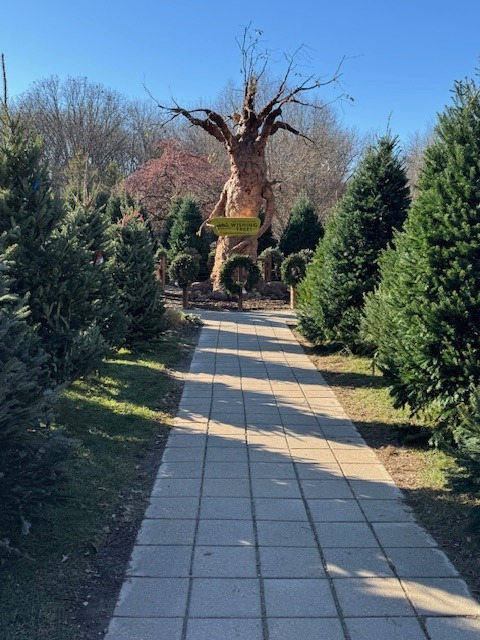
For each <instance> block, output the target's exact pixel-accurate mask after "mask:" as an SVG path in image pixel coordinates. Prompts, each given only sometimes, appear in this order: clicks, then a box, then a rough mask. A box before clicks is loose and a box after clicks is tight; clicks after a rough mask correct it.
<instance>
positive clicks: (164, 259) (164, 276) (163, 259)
mask: <svg viewBox="0 0 480 640" xmlns="http://www.w3.org/2000/svg"><path fill="white" fill-rule="evenodd" d="M160 273H161V276H162V287H163V288H164V289H165V284H166V281H167V256H162V257H161V259H160Z"/></svg>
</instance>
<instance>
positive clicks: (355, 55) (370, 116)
mask: <svg viewBox="0 0 480 640" xmlns="http://www.w3.org/2000/svg"><path fill="white" fill-rule="evenodd" d="M249 22H252V24H253V26H255V27H257V28H259V29H261V30H263V32H264V35H263V40H264V43H265V46H267V47H268V49H269V50H271V51H272V52H273V57H278V58H281V54H282V52H287V53H288V52H293V51H294V50H295V49H296V48H297V47H298V46H299V45H301V44H305V45H307V46H308V47H310V61H309V63H308V66H307V67H305V69H304V71H305V72H306V73H308V72H310V71H311V72H312V73H316V74H319V75H322V76H328V74H329V73H332V72H333V71H334V69H335V67H336V65H337V63H338V62H339V60H340V59H341V58H342V57H343V56H345V57H346V60H345V63H344V65H343V84H344V88H345V89H346V90H347V91H348V92H349V93H350V94H351V95H352V96H353V97H354V98H355V103H354V104H353V105H352V106H349V105H345V107H344V109H343V119H344V122H345V123H346V124H347V125H351V126H355V127H357V128H358V129H359V130H360V131H361V132H367V131H371V130H374V131H384V130H385V127H386V125H387V120H388V117H389V115H390V114H391V129H392V131H393V132H394V133H397V134H399V135H400V136H401V137H402V138H403V139H405V138H407V137H408V135H409V134H411V133H413V132H414V131H416V130H420V131H422V130H424V129H425V127H426V126H427V124H428V123H429V122H433V121H434V120H435V114H436V112H438V111H440V110H442V109H443V107H444V105H445V104H447V103H448V102H449V101H450V90H451V88H452V86H453V82H454V80H455V79H461V78H463V77H465V76H472V75H474V73H475V69H476V68H477V67H479V66H480V64H479V56H480V38H479V30H480V0H455V1H453V0H449V1H447V0H400V1H394V2H391V1H389V0H343V1H340V2H339V1H338V0H337V1H335V0H328V1H325V0H316V1H315V0H310V1H307V0H295V1H293V2H284V1H283V0H281V1H279V2H274V1H273V0H263V1H262V0H258V2H253V0H240V1H238V2H227V1H225V0H222V1H220V0H209V1H208V2H202V3H199V2H193V1H190V0H177V1H176V2H175V1H171V0H169V1H165V0H156V1H148V2H147V1H144V0H137V1H136V2H133V1H131V0H116V1H115V2H113V1H112V0H96V1H95V2H93V1H92V0H83V1H82V2H75V0H63V1H62V0H57V1H54V0H44V1H43V2H38V1H33V0H19V2H16V3H14V2H8V3H5V4H4V6H3V7H2V10H1V12H0V51H2V52H4V53H5V55H6V61H7V73H8V81H9V92H10V95H12V96H14V95H17V94H19V93H20V92H22V91H24V90H25V89H27V87H28V86H29V85H30V84H31V83H32V82H33V81H35V80H39V79H41V78H44V77H47V76H49V75H52V74H56V75H58V76H60V77H65V76H67V75H72V76H86V77H88V79H89V80H91V81H95V82H100V83H102V84H105V85H107V86H109V87H111V88H114V89H116V90H118V91H120V92H122V93H124V94H126V95H127V96H129V97H140V98H144V97H146V95H145V92H144V89H143V86H142V85H143V83H145V84H146V85H147V86H148V87H149V89H150V90H151V92H152V93H153V94H154V95H155V96H156V97H157V98H158V99H159V100H165V99H168V97H169V96H170V95H173V96H174V97H175V98H176V99H177V100H178V101H180V102H182V103H185V104H187V105H188V104H192V103H197V102H198V99H200V98H205V102H207V101H208V99H211V98H215V97H216V96H217V94H218V93H219V92H220V90H221V89H222V87H223V86H224V85H225V83H226V81H227V80H229V79H233V80H237V79H239V78H240V75H239V68H240V64H239V63H240V56H239V52H238V47H237V45H236V43H235V37H236V36H238V35H239V34H241V32H242V27H243V26H244V25H246V24H248V23H249ZM325 95H326V94H325Z"/></svg>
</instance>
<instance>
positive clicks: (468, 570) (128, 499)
mask: <svg viewBox="0 0 480 640" xmlns="http://www.w3.org/2000/svg"><path fill="white" fill-rule="evenodd" d="M166 303H167V305H168V306H172V307H175V308H178V307H181V291H180V290H179V289H174V288H169V289H168V290H167V292H166ZM236 308H237V305H236V302H235V301H232V302H223V301H222V302H221V301H216V302H214V301H209V302H202V303H196V302H192V303H191V304H190V307H189V309H188V310H186V312H189V313H195V310H196V309H208V310H215V311H222V310H223V311H225V312H228V311H230V310H236ZM288 308H289V304H288V302H287V301H285V302H283V301H278V300H246V301H245V302H244V309H245V311H249V310H259V309H262V310H273V309H288ZM302 342H303V346H304V348H305V350H306V352H307V353H308V354H309V355H310V356H311V357H312V360H313V361H314V362H315V363H316V364H317V366H318V368H319V369H321V370H322V374H323V375H324V376H325V378H326V379H327V381H328V382H329V384H331V385H332V387H333V388H334V390H335V392H336V393H337V395H338V397H339V400H340V401H341V402H342V403H344V406H345V408H346V410H347V412H349V404H350V403H349V393H350V394H351V392H352V389H350V390H349V389H348V387H341V386H337V385H336V377H335V372H333V371H332V372H329V371H326V370H325V369H324V368H322V364H321V360H320V358H318V357H317V356H316V355H315V353H314V351H313V350H312V349H311V347H310V346H309V345H308V344H307V343H306V342H304V341H302ZM193 349H194V346H193V344H192V349H191V352H190V354H188V355H187V357H186V359H185V361H184V362H183V363H182V370H183V371H188V366H189V362H190V359H191V355H192V354H193ZM180 373H181V372H180ZM179 398H180V387H179V393H178V394H177V395H176V396H175V397H174V398H173V399H172V404H175V403H176V402H177V403H178V401H179ZM352 406H353V405H352ZM171 409H172V410H173V409H174V407H173V406H172V407H171ZM350 415H351V417H352V420H353V421H354V422H355V421H356V418H357V419H359V418H358V417H357V416H355V415H352V414H350ZM357 427H358V428H359V431H360V432H361V433H362V435H363V436H364V438H365V439H366V441H367V442H368V444H369V445H370V446H371V447H372V448H374V449H375V451H376V453H377V454H378V456H379V457H380V459H381V460H382V462H383V463H384V465H385V466H386V468H387V469H388V470H389V472H390V473H391V474H392V476H393V477H394V479H395V481H396V482H397V483H398V485H399V486H400V487H401V488H402V489H403V491H404V493H405V495H406V500H407V503H408V504H409V505H410V506H411V507H412V509H413V511H414V513H415V516H416V518H417V520H418V521H419V522H420V523H421V524H422V525H423V526H425V528H426V529H427V530H428V531H429V532H430V533H431V534H432V535H433V536H434V537H435V538H436V540H437V541H438V543H439V544H440V546H441V547H442V548H443V549H444V551H445V552H446V553H447V554H448V556H449V557H450V558H451V560H452V561H453V563H454V564H455V566H456V567H457V568H458V570H459V571H460V573H461V575H462V577H463V578H464V579H465V580H466V581H467V582H468V584H469V587H470V589H471V591H472V593H473V594H474V595H476V597H477V598H480V539H479V538H478V537H471V536H469V535H468V534H467V533H466V532H467V513H466V509H465V505H464V501H463V500H462V497H461V496H460V497H454V498H453V497H452V496H451V495H450V494H448V493H446V492H444V491H436V490H432V489H429V488H428V487H425V486H421V483H420V482H419V476H420V474H421V472H422V469H423V467H424V464H425V462H424V457H423V455H422V452H421V451H414V450H411V449H409V448H407V447H405V446H402V445H401V444H400V443H399V442H398V439H397V438H396V436H395V434H394V433H392V431H391V430H385V429H382V428H380V427H379V426H375V425H368V426H365V425H360V424H358V423H357ZM167 436H168V430H167V429H166V428H165V429H164V430H163V431H161V432H160V433H159V434H158V437H157V441H156V444H155V448H154V449H153V450H152V451H151V452H149V454H148V455H147V456H146V457H145V458H144V459H142V460H140V461H139V473H138V475H137V481H136V483H135V485H134V486H131V487H129V488H128V490H126V491H125V492H124V493H123V495H122V496H121V498H122V502H123V504H124V505H125V506H124V509H125V510H126V511H127V512H128V518H126V519H125V521H124V522H122V519H121V518H119V520H120V522H121V526H120V527H119V529H118V530H116V531H114V532H111V533H108V534H103V535H102V536H100V537H99V540H100V543H99V546H98V549H97V550H96V553H95V554H94V555H92V557H91V560H90V563H89V567H88V569H87V572H86V574H85V576H84V578H83V579H82V581H81V583H80V584H79V586H78V588H77V593H76V596H77V597H76V598H75V599H76V601H77V602H78V607H77V608H76V610H75V611H74V621H75V622H74V624H75V626H76V628H77V629H78V632H77V634H76V635H75V640H94V639H98V638H99V637H103V635H104V633H105V632H106V629H107V626H108V623H109V620H110V618H111V616H112V614H113V609H114V607H115V603H116V600H117V597H118V592H119V590H120V587H121V585H122V583H123V580H124V571H125V567H126V564H127V562H128V558H129V556H130V553H131V549H132V547H133V544H134V540H135V537H136V534H137V530H138V528H139V526H140V523H141V521H142V518H143V514H144V510H145V508H146V506H147V503H148V498H149V495H150V491H151V488H152V486H153V482H154V479H155V475H156V473H157V469H158V466H159V464H160V462H161V458H162V453H163V448H164V446H165V442H166V439H167ZM87 596H88V602H89V606H88V607H84V606H82V603H83V602H84V601H86V598H87Z"/></svg>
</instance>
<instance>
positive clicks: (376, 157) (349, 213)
mask: <svg viewBox="0 0 480 640" xmlns="http://www.w3.org/2000/svg"><path fill="white" fill-rule="evenodd" d="M396 145H397V142H396V140H395V139H394V138H392V137H391V136H389V135H387V136H385V137H383V138H381V139H380V140H379V141H378V143H377V144H376V145H375V146H372V147H370V148H369V149H368V150H367V152H366V154H365V157H364V158H363V160H362V161H361V163H360V164H359V166H358V167H357V170H356V172H355V175H354V177H353V178H352V180H351V182H350V183H349V184H348V185H347V191H346V193H345V196H344V197H343V199H342V200H341V202H340V203H339V205H338V206H337V208H336V210H335V211H334V213H333V215H332V217H331V218H330V220H329V222H328V225H327V229H326V232H325V237H324V238H323V240H322V241H321V242H320V243H319V246H318V248H317V251H316V253H315V256H314V259H313V260H312V262H311V263H310V264H309V266H308V268H307V277H306V278H305V280H304V281H303V283H302V284H301V285H300V287H299V293H300V314H299V315H300V326H301V330H302V331H303V332H304V333H305V335H307V336H308V337H309V338H310V339H311V340H313V341H314V342H317V343H319V342H322V341H325V340H332V341H339V342H341V343H343V344H345V345H348V346H349V347H350V348H355V347H358V343H359V322H360V317H361V312H362V308H363V300H364V295H365V294H366V293H367V292H369V291H371V290H372V289H373V288H374V286H375V284H376V283H377V281H378V264H377V260H378V256H379V254H380V252H381V251H382V250H383V249H385V247H386V246H387V245H388V243H389V242H390V240H391V239H392V234H393V230H394V229H395V228H397V229H398V228H400V227H401V226H402V224H403V222H404V220H405V216H406V212H407V209H408V206H409V204H410V197H409V192H408V187H407V177H406V174H405V169H404V165H403V162H402V161H401V160H400V158H399V156H398V152H397V150H396Z"/></svg>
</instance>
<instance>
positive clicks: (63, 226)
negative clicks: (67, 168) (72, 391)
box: [0, 108, 105, 383]
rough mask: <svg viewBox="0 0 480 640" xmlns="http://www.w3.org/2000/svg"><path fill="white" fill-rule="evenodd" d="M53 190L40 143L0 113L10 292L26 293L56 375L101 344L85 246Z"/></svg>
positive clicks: (92, 361)
mask: <svg viewBox="0 0 480 640" xmlns="http://www.w3.org/2000/svg"><path fill="white" fill-rule="evenodd" d="M76 233H77V229H76V226H75V224H73V223H72V221H71V220H68V219H67V217H66V215H65V211H64V208H63V206H62V203H61V202H60V201H59V200H58V198H57V197H56V196H55V195H54V193H53V191H52V188H51V183H50V179H49V175H48V170H47V167H46V166H45V165H44V164H43V162H42V160H41V146H40V144H39V142H38V141H36V140H32V139H31V137H29V136H28V134H27V133H26V131H25V129H24V127H23V125H22V122H21V119H20V118H19V117H16V118H13V117H12V116H11V115H10V114H9V113H8V111H7V110H6V109H5V108H4V109H3V111H2V113H1V117H0V234H1V240H0V242H1V245H2V247H3V249H4V250H6V252H7V256H8V260H9V261H11V262H12V268H11V274H12V279H13V284H12V287H13V292H14V293H16V294H18V295H19V296H20V297H21V298H23V297H24V296H25V295H27V294H28V296H29V298H28V304H29V307H30V310H31V313H30V316H29V319H28V321H29V323H30V324H32V325H33V326H35V327H36V328H37V330H38V333H39V336H40V338H41V341H42V346H43V348H44V349H45V351H47V353H48V354H49V355H50V359H49V366H50V369H51V375H52V377H53V379H54V380H55V381H56V383H63V382H66V381H68V380H72V379H74V378H75V377H78V376H79V375H82V374H84V373H86V372H87V371H89V370H91V369H92V368H93V367H94V366H96V363H97V361H98V359H99V358H100V357H101V355H102V353H103V351H104V348H105V344H104V341H103V339H102V337H101V335H100V332H99V330H98V327H97V326H96V322H95V320H96V318H95V309H94V307H92V304H91V295H92V291H93V290H94V283H93V280H92V270H93V265H92V264H91V261H90V254H89V253H88V252H87V251H86V250H85V249H84V248H83V247H82V246H81V243H80V242H79V240H78V238H77V236H76Z"/></svg>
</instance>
